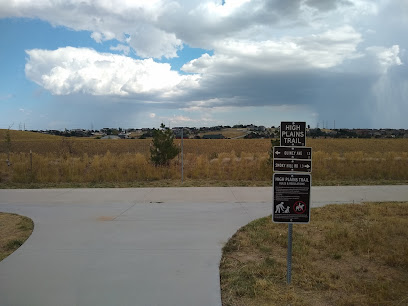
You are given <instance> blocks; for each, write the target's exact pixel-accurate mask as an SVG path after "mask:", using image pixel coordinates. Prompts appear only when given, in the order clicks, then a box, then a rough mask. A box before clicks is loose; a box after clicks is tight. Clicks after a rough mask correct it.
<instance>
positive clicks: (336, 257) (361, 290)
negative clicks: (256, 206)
mask: <svg viewBox="0 0 408 306" xmlns="http://www.w3.org/2000/svg"><path fill="white" fill-rule="evenodd" d="M407 208H408V202H405V203H369V204H356V205H352V204H350V205H329V206H326V207H321V208H316V209H312V212H311V218H312V222H311V223H310V224H301V225H300V224H295V225H294V226H293V255H292V258H293V261H292V282H291V285H290V286H288V285H287V284H286V254H287V225H286V224H275V223H272V221H271V217H265V218H262V219H258V220H255V221H253V222H251V223H249V224H248V225H246V226H244V227H243V228H241V229H240V230H239V231H238V232H237V233H236V234H235V235H234V236H233V237H232V238H231V239H230V241H229V242H228V243H227V244H226V245H225V247H224V249H223V256H222V259H221V264H220V275H221V291H222V301H223V305H224V306H241V305H242V306H243V305H245V306H251V305H254V306H260V305H293V306H294V305H310V306H315V305H407V304H408V290H407V288H408V241H407V236H408V210H407Z"/></svg>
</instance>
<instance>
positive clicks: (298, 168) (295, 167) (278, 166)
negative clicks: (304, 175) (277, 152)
mask: <svg viewBox="0 0 408 306" xmlns="http://www.w3.org/2000/svg"><path fill="white" fill-rule="evenodd" d="M273 171H274V172H277V171H284V172H288V171H289V172H312V160H310V159H309V160H298V159H274V160H273Z"/></svg>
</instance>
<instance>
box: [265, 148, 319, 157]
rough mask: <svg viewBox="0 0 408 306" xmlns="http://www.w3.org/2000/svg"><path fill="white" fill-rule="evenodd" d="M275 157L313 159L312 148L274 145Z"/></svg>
mask: <svg viewBox="0 0 408 306" xmlns="http://www.w3.org/2000/svg"><path fill="white" fill-rule="evenodd" d="M273 158H274V159H280V158H284V159H287V158H292V159H311V158H312V148H310V147H278V146H275V147H273Z"/></svg>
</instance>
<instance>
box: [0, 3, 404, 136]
mask: <svg viewBox="0 0 408 306" xmlns="http://www.w3.org/2000/svg"><path fill="white" fill-rule="evenodd" d="M407 29H408V3H407V2H406V1H403V0H394V1H387V0H382V1H375V2H373V1H368V0H338V1H337V0H296V1H284V2H282V1H266V0H252V1H251V0H235V1H232V0H231V1H228V0H227V1H210V0H208V1H206V0H202V1H198V0H190V1H183V0H178V1H161V0H154V1H153V0H152V1H149V2H146V1H130V2H126V1H76V0H67V1H64V2H61V1H52V0H50V1H47V2H39V1H24V2H21V1H10V0H8V1H3V0H0V67H1V69H0V84H1V85H0V128H8V127H9V126H12V128H14V129H18V128H20V127H24V126H25V127H26V129H64V128H68V129H70V128H91V127H94V128H103V127H124V128H127V127H138V128H140V127H158V126H159V125H160V123H162V122H163V123H165V124H166V125H170V126H212V125H219V124H222V125H233V124H239V123H241V124H249V123H254V124H257V125H265V126H272V125H279V122H280V121H292V120H293V121H306V122H307V123H308V124H310V125H311V126H317V125H319V126H320V127H322V126H323V122H325V123H324V125H325V126H328V127H329V128H332V127H333V125H334V122H336V128H341V127H343V128H408V121H407V120H406V114H407V113H408V98H407V97H408V70H407V64H406V63H407V62H408V54H407V48H408V41H407V38H406V37H407V36H406V30H407Z"/></svg>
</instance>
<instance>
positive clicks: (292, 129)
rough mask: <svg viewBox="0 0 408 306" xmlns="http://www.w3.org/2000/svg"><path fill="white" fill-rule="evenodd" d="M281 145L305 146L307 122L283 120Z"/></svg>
mask: <svg viewBox="0 0 408 306" xmlns="http://www.w3.org/2000/svg"><path fill="white" fill-rule="evenodd" d="M280 145H281V146H284V147H286V146H287V147H292V146H295V147H304V146H305V145H306V122H287V121H282V122H281V126H280Z"/></svg>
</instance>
